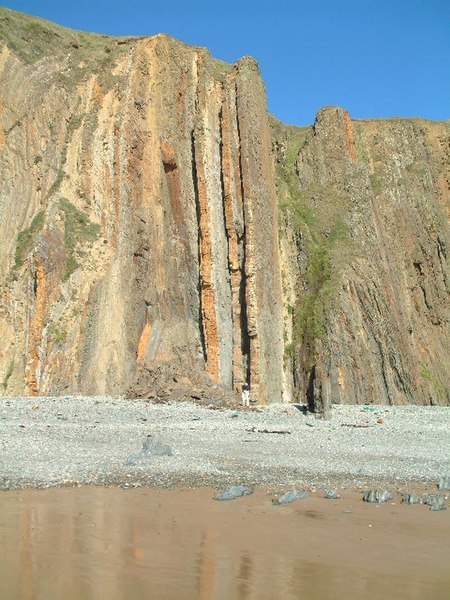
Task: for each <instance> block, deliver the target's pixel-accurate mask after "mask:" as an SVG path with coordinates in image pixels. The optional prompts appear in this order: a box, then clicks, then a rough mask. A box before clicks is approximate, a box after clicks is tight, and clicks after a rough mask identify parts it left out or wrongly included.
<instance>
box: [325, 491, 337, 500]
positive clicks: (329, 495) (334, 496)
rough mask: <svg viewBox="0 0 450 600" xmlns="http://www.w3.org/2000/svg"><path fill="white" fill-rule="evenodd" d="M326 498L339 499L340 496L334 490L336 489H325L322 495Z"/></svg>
mask: <svg viewBox="0 0 450 600" xmlns="http://www.w3.org/2000/svg"><path fill="white" fill-rule="evenodd" d="M323 497H324V498H326V499H327V500H339V498H340V497H341V495H340V494H338V493H337V492H336V490H325V494H324V495H323Z"/></svg>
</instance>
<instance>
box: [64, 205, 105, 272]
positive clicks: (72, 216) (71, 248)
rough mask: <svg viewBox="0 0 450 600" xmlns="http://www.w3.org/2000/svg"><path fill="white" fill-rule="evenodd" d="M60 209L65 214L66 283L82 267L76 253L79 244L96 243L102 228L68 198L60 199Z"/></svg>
mask: <svg viewBox="0 0 450 600" xmlns="http://www.w3.org/2000/svg"><path fill="white" fill-rule="evenodd" d="M59 207H60V209H61V210H62V212H63V213H64V244H65V247H66V266H65V272H64V281H66V280H67V279H68V278H69V277H70V276H71V275H72V273H74V272H75V271H76V270H77V269H78V267H79V266H80V265H79V264H78V262H77V259H76V253H75V248H76V245H77V243H78V242H81V243H83V242H87V243H92V242H94V241H95V240H96V239H97V238H98V236H99V234H100V226H99V225H97V223H92V222H91V221H90V220H89V217H88V216H87V215H86V214H85V213H84V212H82V211H81V210H79V209H78V208H76V207H75V206H74V205H73V204H71V203H70V202H69V201H68V200H67V199H66V198H61V199H60V201H59Z"/></svg>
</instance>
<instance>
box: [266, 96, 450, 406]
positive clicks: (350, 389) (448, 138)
mask: <svg viewBox="0 0 450 600" xmlns="http://www.w3.org/2000/svg"><path fill="white" fill-rule="evenodd" d="M273 131H274V140H275V141H274V148H275V152H276V156H277V169H278V178H279V190H280V198H281V208H282V220H283V224H284V227H283V230H284V231H285V234H284V237H283V239H282V241H281V247H282V249H283V265H284V267H283V268H284V272H285V274H286V275H285V277H284V280H285V311H286V313H287V331H288V334H289V342H290V343H291V345H290V347H288V353H287V363H288V364H287V367H288V368H287V370H288V371H289V372H290V371H291V369H292V372H293V388H294V391H295V393H296V395H297V397H299V398H305V397H306V398H308V400H309V403H310V405H311V406H313V407H315V408H316V410H326V409H327V408H328V407H329V406H330V405H331V404H332V403H333V402H335V403H365V402H373V403H376V404H385V403H386V404H411V403H412V404H416V403H419V404H446V403H448V402H449V389H450V381H449V354H450V353H449V340H450V336H449V302H448V300H449V298H448V293H449V270H448V266H449V265H448V252H449V248H450V235H449V233H450V232H449V221H448V216H449V213H448V210H449V199H450V194H449V191H450V186H449V181H450V176H449V175H450V174H449V158H450V127H449V124H448V123H443V122H441V123H435V122H431V121H426V120H422V119H388V120H381V119H380V120H351V119H350V117H349V115H348V113H347V112H346V111H344V110H342V109H340V108H336V107H326V108H324V109H322V110H321V111H320V112H319V113H318V116H317V119H316V122H315V124H314V126H313V127H311V128H302V129H296V128H292V127H291V128H286V127H284V126H282V125H280V124H279V123H277V122H275V121H274V122H273ZM291 323H292V324H291Z"/></svg>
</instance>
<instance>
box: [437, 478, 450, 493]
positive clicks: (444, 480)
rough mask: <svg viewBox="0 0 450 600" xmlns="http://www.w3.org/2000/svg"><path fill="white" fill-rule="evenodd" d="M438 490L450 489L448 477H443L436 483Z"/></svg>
mask: <svg viewBox="0 0 450 600" xmlns="http://www.w3.org/2000/svg"><path fill="white" fill-rule="evenodd" d="M437 488H438V490H450V477H443V478H442V479H441V480H440V481H439V483H438V484H437Z"/></svg>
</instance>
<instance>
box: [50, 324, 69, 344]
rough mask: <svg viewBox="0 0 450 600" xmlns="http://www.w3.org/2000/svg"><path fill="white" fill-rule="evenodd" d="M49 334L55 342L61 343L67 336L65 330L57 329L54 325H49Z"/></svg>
mask: <svg viewBox="0 0 450 600" xmlns="http://www.w3.org/2000/svg"><path fill="white" fill-rule="evenodd" d="M49 335H50V337H51V338H52V339H53V341H54V342H55V343H56V344H62V343H63V342H64V341H65V339H66V338H67V331H64V330H63V329H57V327H56V326H55V325H50V327H49Z"/></svg>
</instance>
